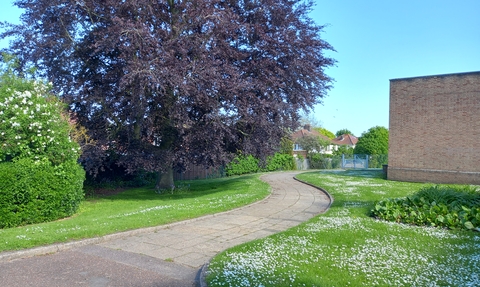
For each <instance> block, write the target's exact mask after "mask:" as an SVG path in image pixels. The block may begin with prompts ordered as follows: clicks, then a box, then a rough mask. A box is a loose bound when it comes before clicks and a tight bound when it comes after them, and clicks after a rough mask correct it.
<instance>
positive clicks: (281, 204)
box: [0, 172, 331, 287]
mask: <svg viewBox="0 0 480 287" xmlns="http://www.w3.org/2000/svg"><path fill="white" fill-rule="evenodd" d="M297 173H298V172H282V173H269V174H265V175H263V176H262V177H261V179H262V180H264V181H266V182H267V183H269V184H270V185H271V187H272V188H271V192H272V193H271V195H270V196H269V197H267V198H266V199H264V200H262V201H260V202H257V203H254V204H251V205H249V206H245V207H242V208H238V209H235V210H232V211H228V212H223V213H219V214H215V215H209V216H204V217H201V218H197V219H192V220H187V221H183V222H181V223H175V224H169V225H165V226H157V227H154V228H145V229H139V230H134V231H129V232H122V233H119V234H115V235H110V236H104V237H101V238H94V239H89V240H84V241H78V242H70V243H67V244H57V245H52V246H45V247H40V248H34V249H29V250H23V251H19V252H4V253H0V282H1V286H12V287H15V286H93V287H97V286H165V287H170V286H171V287H186V286H200V285H201V284H202V283H203V282H202V280H201V278H200V275H201V274H200V271H201V268H202V266H205V264H206V263H208V262H209V260H210V259H211V258H212V257H213V256H215V254H218V253H219V252H221V251H223V250H225V249H228V248H230V247H233V246H236V245H238V244H241V243H245V242H248V241H251V240H254V239H259V238H263V237H266V236H269V235H272V234H274V233H278V232H280V231H284V230H286V229H288V228H291V227H294V226H296V225H298V224H300V223H302V222H304V221H306V220H308V219H310V218H312V217H313V216H315V215H317V214H319V213H322V212H325V211H326V210H327V209H328V208H329V207H330V204H331V198H330V196H329V195H328V194H327V193H326V192H324V191H322V190H319V189H317V188H314V187H312V186H309V185H306V184H303V183H300V182H298V181H296V180H295V179H294V176H295V175H296V174H297Z"/></svg>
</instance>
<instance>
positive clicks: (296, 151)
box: [291, 125, 334, 158]
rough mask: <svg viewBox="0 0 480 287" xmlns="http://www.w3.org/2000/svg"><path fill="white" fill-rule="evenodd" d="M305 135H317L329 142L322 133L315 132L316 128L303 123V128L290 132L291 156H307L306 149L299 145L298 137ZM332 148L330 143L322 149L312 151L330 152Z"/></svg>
mask: <svg viewBox="0 0 480 287" xmlns="http://www.w3.org/2000/svg"><path fill="white" fill-rule="evenodd" d="M306 136H314V137H319V138H321V139H324V140H325V141H328V142H330V143H331V140H330V139H329V138H328V137H326V136H324V135H322V134H321V133H319V132H317V131H316V130H314V129H312V127H311V126H310V125H305V126H304V127H303V129H301V130H298V131H296V132H294V133H293V134H292V136H291V137H292V141H293V156H295V157H298V156H301V157H304V158H305V157H307V151H306V150H305V149H303V147H302V146H301V145H300V143H299V142H300V141H299V139H301V138H303V137H306ZM333 150H334V145H333V144H330V145H328V146H327V147H325V148H323V149H322V150H319V151H313V152H318V153H323V154H332V152H333Z"/></svg>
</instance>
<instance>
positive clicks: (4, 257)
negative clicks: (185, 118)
mask: <svg viewBox="0 0 480 287" xmlns="http://www.w3.org/2000/svg"><path fill="white" fill-rule="evenodd" d="M262 176H263V175H260V179H261V177H262ZM270 191H271V190H270ZM271 195H272V194H271V193H270V194H269V195H268V196H267V197H265V198H264V199H262V200H260V201H256V202H253V203H251V204H249V205H245V206H241V207H238V208H235V209H231V210H227V211H223V212H219V213H215V214H208V215H204V216H201V217H197V218H192V219H187V220H183V221H178V222H173V223H169V224H165V225H159V226H152V227H145V228H139V229H134V230H128V231H122V232H118V233H113V234H108V235H104V236H100V237H95V238H88V239H82V240H77V241H71V242H63V243H56V244H51V245H47V246H40V247H34V248H30V249H25V250H16V251H6V252H1V253H0V261H10V260H15V259H21V258H26V257H33V256H40V255H45V254H52V253H56V252H60V251H65V250H68V249H72V248H75V247H81V246H85V245H89V244H99V243H102V242H106V241H109V240H115V239H120V238H123V237H127V236H132V235H138V234H143V233H149V232H155V231H158V230H160V229H164V228H168V227H172V226H177V225H182V224H187V223H190V222H195V221H198V220H202V219H205V218H212V217H216V216H219V215H222V214H226V213H230V212H233V211H236V210H242V209H244V208H247V207H249V206H252V205H255V204H260V203H262V202H264V201H266V200H268V199H269V198H270V197H271Z"/></svg>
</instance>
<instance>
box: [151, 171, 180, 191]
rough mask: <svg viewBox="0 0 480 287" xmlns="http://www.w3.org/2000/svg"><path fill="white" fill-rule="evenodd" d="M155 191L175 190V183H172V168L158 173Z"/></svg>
mask: <svg viewBox="0 0 480 287" xmlns="http://www.w3.org/2000/svg"><path fill="white" fill-rule="evenodd" d="M155 189H156V190H158V191H172V190H174V189H175V183H174V182H173V168H171V167H169V168H167V169H166V170H164V171H159V172H158V178H157V184H156V185H155Z"/></svg>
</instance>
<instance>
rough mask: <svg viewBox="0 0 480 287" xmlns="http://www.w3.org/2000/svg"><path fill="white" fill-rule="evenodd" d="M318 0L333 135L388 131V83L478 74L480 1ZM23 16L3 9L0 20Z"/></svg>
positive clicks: (319, 112) (324, 110)
mask: <svg viewBox="0 0 480 287" xmlns="http://www.w3.org/2000/svg"><path fill="white" fill-rule="evenodd" d="M2 1H3V2H7V1H8V0H2ZM315 2H316V6H315V8H314V11H313V12H312V14H311V17H312V18H313V19H314V20H315V21H316V22H317V23H318V24H320V25H324V24H327V25H328V26H327V27H325V29H324V33H323V34H322V38H323V39H324V40H326V41H327V42H329V43H330V44H331V45H332V46H333V47H334V48H335V49H336V52H328V53H326V55H328V56H330V57H333V58H335V59H336V60H337V61H338V63H337V66H336V67H332V68H329V69H327V71H326V72H327V74H328V75H329V76H331V77H333V78H334V79H335V82H334V86H333V89H331V90H330V91H329V93H328V97H327V98H325V99H324V103H323V105H318V106H316V107H315V108H314V110H313V111H312V113H311V114H310V117H312V118H314V119H315V120H316V122H318V123H320V124H321V125H322V126H323V127H324V128H326V129H328V130H330V131H332V132H333V133H335V132H336V131H338V130H340V129H342V128H347V129H349V130H350V131H352V132H353V133H354V134H355V135H356V136H360V135H361V134H362V133H363V132H365V131H367V130H368V129H369V128H371V127H374V126H384V127H386V128H388V111H389V86H390V83H389V80H390V79H396V78H407V77H416V76H425V75H437V74H450V73H461V72H472V71H480V16H479V15H480V14H479V12H480V1H479V0H452V1H448V0H401V1H400V0H397V1H390V0H362V1H359V0H315ZM19 16H20V11H19V10H18V9H16V8H14V7H10V6H8V5H5V4H3V5H2V7H1V9H0V20H1V21H5V20H6V21H10V22H18V18H19ZM5 45H6V43H5V42H0V46H5Z"/></svg>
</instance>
